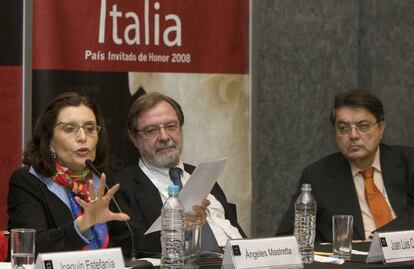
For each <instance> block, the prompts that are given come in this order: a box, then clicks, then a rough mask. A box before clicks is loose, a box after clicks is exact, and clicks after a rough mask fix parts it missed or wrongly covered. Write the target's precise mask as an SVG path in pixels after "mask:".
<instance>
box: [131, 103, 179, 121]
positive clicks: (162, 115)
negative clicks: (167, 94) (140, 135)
mask: <svg viewBox="0 0 414 269" xmlns="http://www.w3.org/2000/svg"><path fill="white" fill-rule="evenodd" d="M137 119H138V124H141V123H142V124H145V125H152V124H164V123H167V122H170V121H174V120H175V121H178V115H177V112H176V111H175V109H174V107H173V106H172V105H171V104H170V103H168V102H166V101H160V102H158V103H156V104H155V105H154V106H152V107H149V108H147V109H145V110H143V111H142V112H141V113H140V114H139V115H138V117H137Z"/></svg>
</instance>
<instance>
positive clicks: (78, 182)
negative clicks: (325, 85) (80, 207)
mask: <svg viewBox="0 0 414 269" xmlns="http://www.w3.org/2000/svg"><path fill="white" fill-rule="evenodd" d="M91 178H92V172H91V171H90V170H89V169H87V168H84V169H83V170H82V171H81V172H80V173H73V172H72V171H70V170H69V169H68V168H66V167H63V166H62V165H61V164H60V163H59V162H58V161H56V172H55V174H54V175H52V179H53V181H55V182H56V183H57V184H59V185H62V186H63V187H65V188H66V189H68V190H70V191H72V192H73V193H74V194H75V196H78V197H79V198H81V199H82V200H85V201H87V199H88V198H89V192H88V187H89V182H90V179H91Z"/></svg>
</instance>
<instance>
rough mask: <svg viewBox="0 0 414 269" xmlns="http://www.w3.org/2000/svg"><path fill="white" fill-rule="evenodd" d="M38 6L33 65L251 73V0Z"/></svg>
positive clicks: (79, 1) (45, 1)
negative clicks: (249, 61) (249, 28)
mask: <svg viewBox="0 0 414 269" xmlns="http://www.w3.org/2000/svg"><path fill="white" fill-rule="evenodd" d="M56 2H59V3H56ZM33 6H34V8H33V9H34V10H33V14H34V15H33V18H34V29H36V31H34V32H33V68H34V69H48V70H50V69H60V70H62V69H63V70H78V71H91V70H93V71H130V72H131V71H145V72H167V71H168V72H191V73H194V72H195V73H234V74H247V73H248V46H249V44H248V40H249V37H248V25H249V1H248V0H225V1H223V0H175V1H170V0H157V1H154V0H88V1H84V0H72V1H66V0H58V1H57V0H42V1H35V3H34V5H33ZM68 55H70V57H68ZM241 55H244V57H241Z"/></svg>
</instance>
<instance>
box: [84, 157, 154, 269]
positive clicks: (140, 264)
mask: <svg viewBox="0 0 414 269" xmlns="http://www.w3.org/2000/svg"><path fill="white" fill-rule="evenodd" d="M85 164H86V166H87V167H89V168H90V169H91V170H92V171H93V172H94V173H95V174H97V175H98V176H99V177H101V173H100V172H99V170H98V169H97V168H96V167H95V165H94V164H93V161H92V160H90V159H87V160H86V161H85ZM105 189H106V190H107V191H108V190H109V187H108V185H107V184H106V183H105ZM111 200H112V201H113V202H114V205H115V207H116V209H117V210H118V212H119V213H124V212H123V211H122V210H121V207H120V206H119V204H118V202H117V201H116V199H115V197H114V196H112V198H111ZM124 222H125V225H126V226H127V228H128V233H129V237H130V238H131V257H130V258H129V260H126V261H125V266H126V267H133V268H151V267H152V263H150V262H147V261H144V260H138V259H137V254H136V250H135V242H134V234H133V232H132V229H131V226H130V225H129V222H128V221H127V220H126V221H124ZM150 265H151V266H150Z"/></svg>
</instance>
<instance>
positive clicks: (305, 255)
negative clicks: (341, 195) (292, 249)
mask: <svg viewBox="0 0 414 269" xmlns="http://www.w3.org/2000/svg"><path fill="white" fill-rule="evenodd" d="M311 191H312V187H311V184H303V185H302V193H301V194H300V195H299V197H298V199H297V200H296V203H295V231H294V235H295V237H296V240H297V242H298V247H299V253H300V255H301V256H302V261H303V263H312V262H313V255H314V253H313V252H314V242H315V228H316V208H317V205H316V201H315V198H314V197H313V196H312V193H311Z"/></svg>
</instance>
